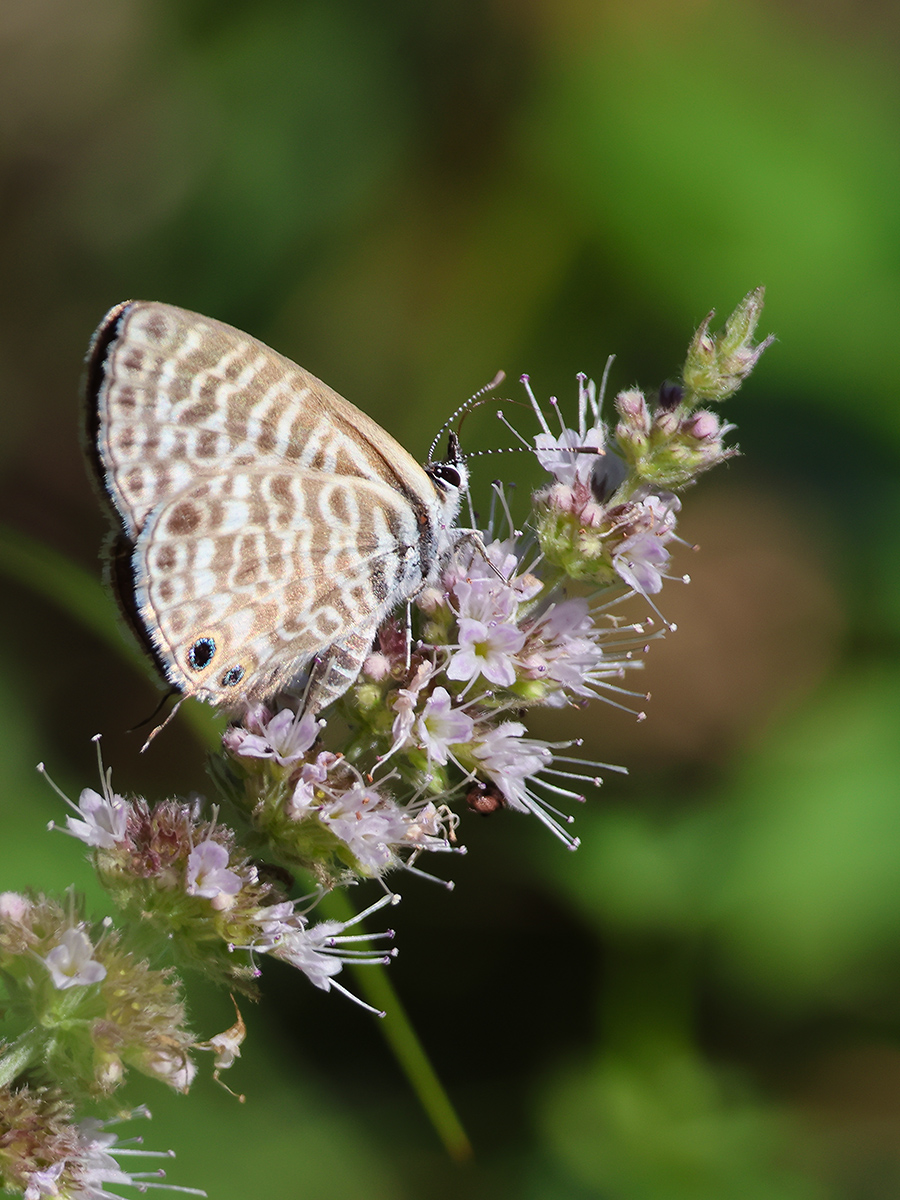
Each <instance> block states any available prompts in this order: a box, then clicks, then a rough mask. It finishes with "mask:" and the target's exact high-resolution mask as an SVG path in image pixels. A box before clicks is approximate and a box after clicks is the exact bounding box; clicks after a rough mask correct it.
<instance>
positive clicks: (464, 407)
mask: <svg viewBox="0 0 900 1200" xmlns="http://www.w3.org/2000/svg"><path fill="white" fill-rule="evenodd" d="M505 378H506V372H505V371H498V372H497V374H496V375H495V376H494V378H493V379H492V380H491V382H490V383H486V384H485V385H484V387H482V388H479V389H478V391H477V392H476V393H475V394H474V395H473V396H470V397H469V398H468V400H467V401H466V402H465V404H461V405H460V406H459V408H458V409H457V410H456V411H455V412H454V413H451V415H450V416H449V417H448V419H447V420H446V421H445V422H444V424H443V425H442V426H441V427H440V429H439V430H438V431H437V434H436V436H435V439H434V441H433V442H432V443H431V446H430V447H429V450H428V461H429V462H432V461H433V455H434V451H435V447H436V446H437V444H438V442H439V441H440V440H441V438H442V437H443V436H444V434H445V433H446V432H447V430H448V429H449V428H450V427H451V426H452V425H453V423H454V421H455V420H456V418H457V417H460V418H462V417H464V416H465V415H466V413H467V412H471V410H472V409H473V408H477V407H478V405H479V403H481V401H482V397H483V396H485V395H486V394H487V393H488V392H492V391H493V390H494V388H498V387H499V386H500V384H501V383H502V382H503V380H504V379H505ZM460 425H462V420H461V419H460ZM457 432H459V431H458V430H457Z"/></svg>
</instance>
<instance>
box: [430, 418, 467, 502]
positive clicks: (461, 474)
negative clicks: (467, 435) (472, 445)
mask: <svg viewBox="0 0 900 1200" xmlns="http://www.w3.org/2000/svg"><path fill="white" fill-rule="evenodd" d="M425 472H426V474H427V475H428V477H429V479H430V480H431V482H432V483H433V484H434V486H435V487H436V488H437V490H438V492H440V493H441V495H442V496H444V497H448V496H458V495H459V493H461V492H464V491H465V489H466V487H467V485H468V482H469V468H468V467H467V466H466V463H465V459H464V458H463V455H462V452H461V451H460V448H459V436H458V435H457V434H456V433H452V432H451V433H450V435H449V438H448V441H447V457H446V458H445V459H442V460H441V461H440V462H432V461H429V462H427V463H426V464H425Z"/></svg>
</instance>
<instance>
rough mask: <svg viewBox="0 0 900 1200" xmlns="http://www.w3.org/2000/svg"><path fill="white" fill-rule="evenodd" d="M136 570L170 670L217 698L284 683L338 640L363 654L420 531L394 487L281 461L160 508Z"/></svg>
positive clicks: (193, 490)
mask: <svg viewBox="0 0 900 1200" xmlns="http://www.w3.org/2000/svg"><path fill="white" fill-rule="evenodd" d="M133 570H134V598H135V605H136V610H137V614H138V616H139V618H140V621H141V623H142V625H143V627H144V628H145V629H146V630H147V631H148V632H149V633H150V636H151V638H152V641H153V647H154V651H155V655H156V657H157V659H158V661H159V662H160V663H161V664H162V666H163V667H164V669H165V673H166V675H167V676H168V677H169V679H170V680H171V681H172V683H174V684H175V686H177V687H178V688H179V689H180V690H181V691H183V692H185V693H186V694H188V695H195V696H197V697H199V698H200V699H203V700H208V701H210V702H212V703H214V704H220V705H226V706H234V705H235V704H236V703H238V702H246V701H248V700H255V699H264V698H266V697H268V696H271V695H272V694H274V693H275V692H277V691H280V690H283V689H285V688H287V687H288V686H289V685H290V683H291V682H292V681H293V680H294V679H295V678H296V676H297V675H298V674H299V672H300V671H301V670H302V669H303V667H304V666H306V665H307V664H308V663H309V662H310V660H311V659H312V658H313V657H314V656H315V655H317V654H322V653H323V652H327V651H329V650H330V648H331V647H332V646H335V645H338V644H343V643H344V642H345V641H346V639H347V637H348V635H354V638H353V644H354V645H356V646H359V647H361V651H360V652H361V653H362V654H363V656H364V655H365V653H367V652H368V649H369V647H370V646H371V643H372V639H373V637H374V635H375V631H376V630H377V628H378V625H379V624H380V623H381V621H382V620H383V619H384V617H385V616H386V614H387V612H389V611H390V608H392V607H393V606H394V605H395V604H396V603H397V602H398V601H399V600H402V599H404V598H405V597H406V596H408V595H410V594H411V593H412V592H413V591H414V590H416V588H417V587H419V586H420V585H421V581H422V575H421V566H420V549H419V528H418V525H417V522H416V520H415V515H414V513H413V511H412V510H411V509H410V507H409V505H408V504H406V502H405V500H404V499H403V497H402V496H401V495H400V494H399V493H397V492H396V491H395V490H394V489H392V488H389V487H388V486H387V485H385V484H383V483H379V482H377V481H372V480H368V479H359V478H350V479H347V478H346V477H344V476H337V475H330V474H327V473H324V472H318V471H312V470H308V469H301V470H296V469H295V470H288V469H286V468H285V467H283V466H282V467H275V468H267V467H258V466H255V467H243V468H240V469H237V468H236V469H235V470H234V471H233V472H232V473H231V474H230V475H228V476H209V477H206V478H201V479H199V480H198V481H197V482H195V483H194V485H193V486H192V487H190V488H187V489H185V491H184V492H182V493H180V494H179V495H177V496H175V497H173V498H172V499H171V500H170V501H169V502H168V503H166V504H163V505H161V506H160V507H159V508H158V509H157V510H155V511H154V512H153V513H152V514H151V515H150V517H149V518H148V520H147V522H146V524H145V527H144V529H143V531H142V533H141V535H140V536H139V538H138V540H137V543H136V544H135V547H134V555H133ZM363 643H364V644H363ZM345 652H346V651H342V653H345ZM359 666H361V661H360V662H358V663H357V664H356V670H357V671H358V670H359ZM351 681H352V679H351Z"/></svg>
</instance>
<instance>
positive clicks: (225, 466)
mask: <svg viewBox="0 0 900 1200" xmlns="http://www.w3.org/2000/svg"><path fill="white" fill-rule="evenodd" d="M86 395H87V443H88V456H89V459H90V461H91V463H92V465H93V470H94V473H95V475H96V478H97V481H98V483H99V485H100V488H101V490H102V493H103V495H104V497H105V498H106V499H107V501H108V503H109V506H110V508H111V510H112V516H113V522H114V525H115V526H116V532H115V533H114V535H113V538H112V541H111V544H110V548H109V551H110V553H109V566H108V574H109V577H110V582H111V583H112V585H113V590H114V592H115V593H116V596H117V598H118V600H119V603H120V607H121V608H122V612H123V614H124V616H125V618H126V620H127V622H128V623H129V624H130V626H131V628H132V630H133V631H134V632H135V634H136V635H137V637H138V639H139V640H140V642H141V643H142V644H143V645H144V647H145V648H146V649H147V650H148V651H149V653H150V655H151V657H152V658H153V659H154V661H155V662H156V664H157V667H158V668H159V670H160V672H161V673H162V675H163V676H164V677H165V678H166V679H167V680H168V681H169V682H170V683H171V684H172V685H173V687H174V688H176V689H177V690H178V691H180V692H182V693H183V695H184V696H192V697H196V698H197V699H199V700H204V701H207V702H208V703H211V704H214V705H217V706H219V707H222V708H225V709H227V710H231V711H233V712H239V711H241V710H242V709H245V708H246V707H248V706H249V705H251V704H253V703H256V702H259V701H266V700H269V699H271V698H272V697H273V696H275V695H276V694H277V693H279V692H283V691H290V690H292V689H295V688H296V687H297V686H298V684H299V682H300V681H301V680H302V679H303V678H304V676H306V692H305V701H304V703H305V708H306V710H307V711H313V712H315V711H318V710H320V709H321V708H323V707H325V706H326V705H327V704H329V703H330V702H331V701H332V700H335V699H337V698H338V697H339V696H341V695H342V694H343V693H344V692H345V691H346V690H347V688H349V687H350V686H351V685H352V684H353V682H354V681H355V679H356V678H357V676H358V674H359V672H360V670H361V668H362V665H363V663H364V661H365V659H366V657H367V656H368V654H369V652H370V650H371V647H372V643H373V641H374V639H375V635H376V632H377V630H378V627H379V625H380V624H381V622H382V621H383V620H384V619H385V617H386V616H388V614H389V613H390V612H391V611H392V610H393V609H394V608H395V607H396V606H397V605H398V604H400V603H402V602H405V601H408V600H410V599H411V598H412V597H414V596H415V595H416V594H417V593H418V592H419V591H420V590H421V589H422V588H423V587H425V586H426V585H427V584H429V583H430V582H433V581H434V580H435V579H436V578H437V575H438V573H439V571H440V569H441V565H442V563H443V562H444V561H445V560H446V558H447V556H448V555H449V554H450V552H451V550H452V548H453V546H454V545H455V543H456V541H457V540H458V538H459V531H458V530H456V529H455V528H454V522H455V520H456V516H457V513H458V510H459V505H460V499H461V492H462V489H464V488H465V486H466V483H467V479H468V475H467V471H466V466H465V463H464V462H463V461H462V458H461V456H460V454H459V445H458V440H457V439H456V437H455V435H454V434H451V435H450V449H449V452H448V459H447V461H444V462H428V463H426V464H425V466H424V467H422V466H420V465H419V464H418V463H417V462H416V461H415V459H413V458H412V456H411V455H410V454H408V453H407V451H406V450H404V449H403V447H402V446H401V445H400V444H399V443H398V442H396V441H395V440H394V439H393V438H392V437H391V436H390V435H389V434H388V433H386V432H385V431H384V430H383V429H382V428H381V427H380V426H379V425H378V424H376V422H375V421H373V420H372V419H371V418H370V417H368V416H366V414H365V413H363V412H361V411H360V409H358V408H356V407H354V405H352V404H350V403H349V402H348V401H346V400H344V399H343V398H342V397H341V396H339V395H338V394H337V393H336V392H334V391H332V390H331V388H329V387H328V386H327V385H326V384H324V383H322V382H321V380H319V379H316V378H315V376H313V375H311V374H310V373H309V372H308V371H305V370H304V369H303V368H302V367H299V366H297V365H296V364H295V363H292V362H291V361H290V360H289V359H287V358H284V357H282V355H280V354H278V353H276V352H275V351H274V350H270V349H269V347H268V346H265V345H263V343H262V342H259V341H257V340H256V339H255V338H253V337H251V336H250V335H249V334H246V333H242V332H240V330H238V329H234V328H232V327H231V326H230V325H225V324H223V323H222V322H221V321H216V320H213V319H212V318H210V317H203V316H200V315H199V314H197V313H192V312H187V311H186V310H184V309H181V308H175V307H173V306H171V305H168V304H161V303H155V302H147V301H142V300H131V301H127V302H126V303H124V304H119V305H117V306H116V307H115V308H113V309H111V310H110V312H109V313H107V315H106V316H105V317H104V319H103V321H102V323H101V325H100V327H99V328H98V329H97V331H96V333H95V334H94V337H93V340H92V341H91V345H90V349H89V352H88V359H87V383H86Z"/></svg>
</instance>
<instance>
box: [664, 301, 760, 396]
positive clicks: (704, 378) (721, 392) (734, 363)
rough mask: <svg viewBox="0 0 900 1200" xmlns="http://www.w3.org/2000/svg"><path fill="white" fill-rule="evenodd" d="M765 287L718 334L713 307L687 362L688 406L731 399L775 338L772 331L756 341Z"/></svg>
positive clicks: (685, 380)
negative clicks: (713, 328)
mask: <svg viewBox="0 0 900 1200" xmlns="http://www.w3.org/2000/svg"><path fill="white" fill-rule="evenodd" d="M765 292H766V290H765V288H764V287H758V288H754V290H753V291H752V292H749V293H748V294H747V295H746V296H745V297H744V299H743V300H742V301H741V303H740V304H739V305H738V306H737V308H736V309H735V310H734V312H733V313H732V314H731V316H730V317H729V318H728V320H727V321H726V322H725V327H724V329H722V330H721V331H720V332H719V333H717V334H711V333H710V332H709V326H710V323H711V322H712V319H713V317H714V316H715V315H716V314H715V309H713V310H712V311H711V312H710V313H709V314H708V316H707V317H706V319H705V320H704V321H703V322H702V323H701V325H700V328H699V329H698V330H697V332H696V333H695V334H694V337H693V340H692V341H691V344H690V347H689V348H688V354H687V359H686V361H685V364H684V373H683V378H684V386H685V393H684V398H683V400H682V405H683V407H684V408H685V409H690V408H693V407H695V406H696V405H697V404H698V403H702V402H704V401H720V400H727V399H728V397H729V396H732V395H733V394H734V393H735V392H736V391H737V390H738V388H739V387H740V386H741V384H742V383H743V382H744V380H745V379H746V377H747V376H748V375H749V374H750V372H751V371H752V370H753V368H754V367H755V366H756V363H757V362H758V361H759V358H760V355H761V354H762V353H763V351H764V350H766V349H767V348H768V347H769V346H770V345H771V344H772V342H773V341H774V340H775V337H774V335H773V334H770V335H769V336H768V337H767V338H766V339H765V340H764V341H762V342H759V343H758V344H757V345H754V344H753V335H754V333H755V332H756V327H757V325H758V324H759V318H760V314H761V313H762V308H763V300H764V298H765Z"/></svg>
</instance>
